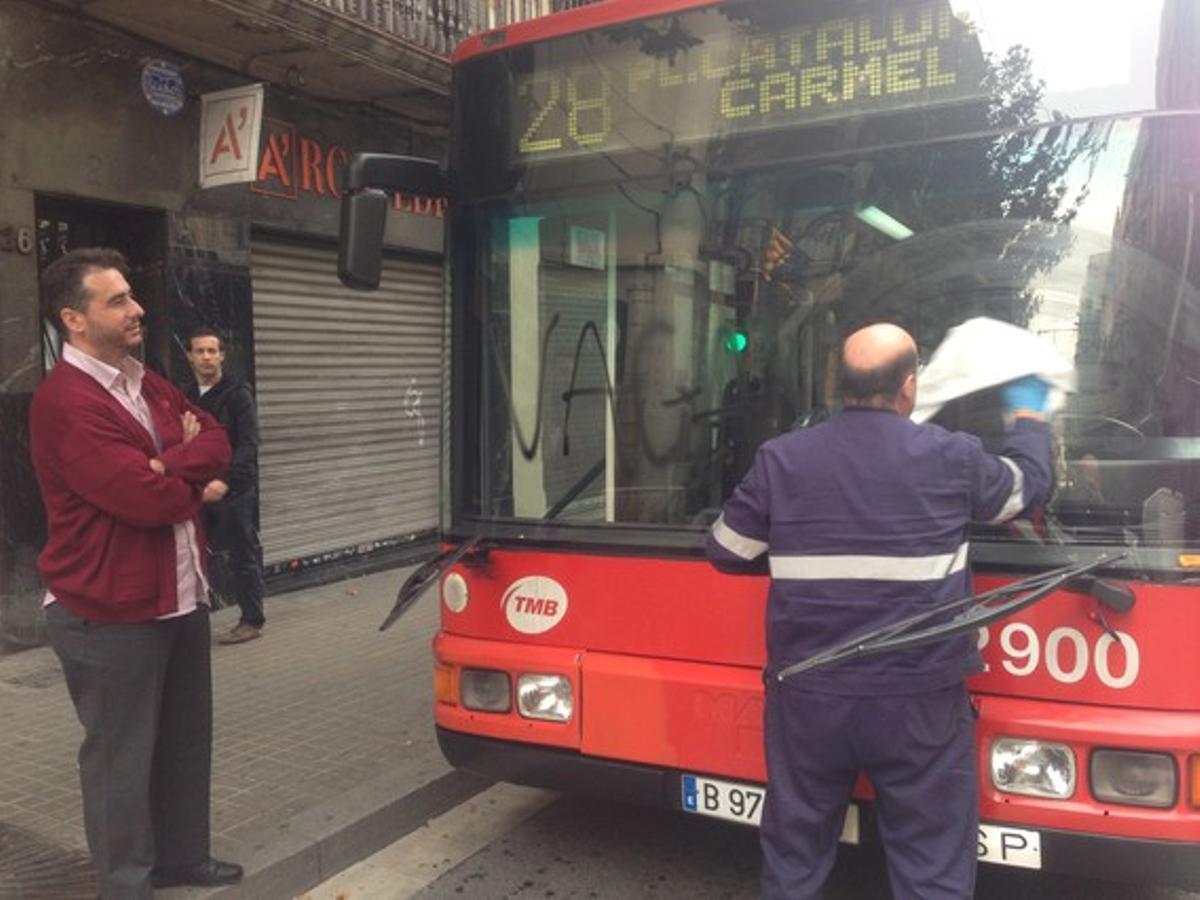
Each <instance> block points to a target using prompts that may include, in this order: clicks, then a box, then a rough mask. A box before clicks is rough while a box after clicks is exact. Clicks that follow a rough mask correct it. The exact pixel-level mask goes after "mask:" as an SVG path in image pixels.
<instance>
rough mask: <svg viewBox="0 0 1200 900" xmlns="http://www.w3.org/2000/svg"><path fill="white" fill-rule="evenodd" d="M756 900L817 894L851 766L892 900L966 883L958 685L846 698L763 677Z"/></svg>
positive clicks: (925, 898)
mask: <svg viewBox="0 0 1200 900" xmlns="http://www.w3.org/2000/svg"><path fill="white" fill-rule="evenodd" d="M765 738H766V757H767V779H768V782H767V799H766V805H765V806H764V808H763V820H762V850H763V880H762V896H763V898H765V900H783V898H787V900H806V898H818V897H820V896H821V888H822V886H823V885H824V883H825V880H826V879H827V877H828V876H829V871H830V869H831V868H832V867H833V863H834V858H835V856H836V854H837V846H838V839H839V837H840V835H841V831H842V822H843V820H844V817H845V812H846V806H847V804H848V802H849V801H850V794H851V791H852V790H853V788H854V785H855V782H856V781H857V778H858V774H859V772H860V771H862V772H865V773H866V775H867V777H868V778H869V779H870V781H871V784H872V785H873V787H874V788H875V794H876V801H875V804H876V806H875V808H876V812H877V817H878V824H879V832H880V838H881V839H882V841H883V846H884V852H885V855H886V857H887V868H888V877H889V880H890V881H891V886H892V893H893V896H894V897H895V900H963V898H967V897H970V896H972V894H973V893H974V890H975V865H976V850H977V845H976V838H977V834H978V825H979V787H978V780H977V777H976V770H975V715H974V712H973V710H972V708H971V704H970V698H969V696H968V694H967V691H966V688H965V686H963V685H955V686H953V687H949V688H945V689H942V690H937V691H930V692H926V693H919V694H900V695H890V696H880V697H847V696H840V695H836V694H828V693H815V692H809V691H805V690H802V689H799V688H797V687H795V686H793V685H791V684H788V683H786V682H785V683H783V684H779V683H778V682H776V681H774V679H771V680H769V682H768V685H767V702H766V712H765Z"/></svg>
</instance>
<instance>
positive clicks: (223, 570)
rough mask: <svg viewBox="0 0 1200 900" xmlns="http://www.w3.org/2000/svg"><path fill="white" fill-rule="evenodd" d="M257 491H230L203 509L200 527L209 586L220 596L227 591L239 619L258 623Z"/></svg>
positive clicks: (260, 587) (260, 566) (260, 570)
mask: <svg viewBox="0 0 1200 900" xmlns="http://www.w3.org/2000/svg"><path fill="white" fill-rule="evenodd" d="M257 511H258V492H257V491H255V490H253V489H251V490H248V491H243V492H242V493H240V494H230V495H228V496H226V497H225V499H224V500H220V501H218V502H216V503H212V504H209V505H208V506H206V507H205V509H204V526H205V529H206V530H207V531H208V547H209V553H210V554H211V555H210V558H209V561H210V563H212V565H210V567H209V569H210V572H209V575H210V579H211V581H212V585H213V589H214V590H215V591H216V592H217V593H218V594H221V595H223V596H228V595H229V594H230V593H232V594H233V596H234V597H235V598H236V599H237V604H238V606H239V607H241V610H242V617H241V620H242V621H243V622H245V623H247V624H249V625H254V626H261V625H262V624H263V622H265V621H266V616H265V615H264V613H263V561H262V559H263V556H262V544H261V543H259V540H258V528H257V527H255V518H256V513H257Z"/></svg>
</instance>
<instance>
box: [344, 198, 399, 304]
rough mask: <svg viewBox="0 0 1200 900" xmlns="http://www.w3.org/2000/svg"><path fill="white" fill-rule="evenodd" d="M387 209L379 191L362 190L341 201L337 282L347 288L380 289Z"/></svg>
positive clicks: (386, 199) (385, 200) (386, 203)
mask: <svg viewBox="0 0 1200 900" xmlns="http://www.w3.org/2000/svg"><path fill="white" fill-rule="evenodd" d="M388 206H389V201H388V195H387V194H386V193H385V192H384V191H381V190H379V189H378V188H365V189H363V190H360V191H355V192H353V193H349V194H346V195H345V196H344V197H342V218H341V225H340V226H339V239H338V278H340V279H341V280H342V284H344V285H346V286H347V287H352V288H359V289H360V290H365V291H373V290H375V288H377V287H379V275H380V272H381V271H382V270H383V229H384V226H385V225H386V224H387V214H388Z"/></svg>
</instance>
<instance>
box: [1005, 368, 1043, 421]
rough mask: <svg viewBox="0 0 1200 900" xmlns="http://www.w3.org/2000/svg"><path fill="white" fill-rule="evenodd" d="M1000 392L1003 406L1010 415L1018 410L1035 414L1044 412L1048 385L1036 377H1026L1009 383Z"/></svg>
mask: <svg viewBox="0 0 1200 900" xmlns="http://www.w3.org/2000/svg"><path fill="white" fill-rule="evenodd" d="M1000 390H1001V392H1002V394H1003V396H1004V406H1005V407H1006V408H1007V410H1008V411H1009V412H1010V413H1011V412H1016V411H1017V410H1019V409H1024V410H1029V411H1030V412H1036V413H1044V412H1045V411H1046V401H1047V400H1048V399H1049V397H1050V385H1048V384H1046V382H1044V381H1042V379H1040V378H1038V377H1037V376H1036V375H1026V376H1025V377H1024V378H1018V379H1017V380H1016V381H1010V382H1008V384H1006V385H1004V386H1003V387H1002V388H1001V389H1000Z"/></svg>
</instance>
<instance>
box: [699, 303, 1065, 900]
mask: <svg viewBox="0 0 1200 900" xmlns="http://www.w3.org/2000/svg"><path fill="white" fill-rule="evenodd" d="M916 369H917V352H916V346H915V344H914V343H913V340H912V338H911V337H910V336H909V335H908V334H907V333H906V332H904V331H903V330H902V329H900V328H898V327H896V326H895V325H888V324H879V325H872V326H869V327H867V328H864V329H862V330H860V331H857V332H855V333H854V334H852V335H851V336H850V337H849V338H847V339H846V342H845V344H844V346H843V348H842V364H841V385H840V387H841V391H842V397H843V405H844V409H843V411H842V412H841V413H840V414H839V415H837V416H835V417H833V418H832V419H830V420H828V421H826V422H824V423H822V424H820V425H817V426H815V427H813V428H809V429H805V430H799V431H793V432H790V433H788V434H785V435H782V436H780V437H777V438H774V439H772V440H769V441H767V442H766V443H764V444H763V445H762V446H761V447H760V448H759V450H758V453H757V455H756V457H755V459H754V463H753V465H752V466H751V468H750V472H749V473H748V474H747V475H746V477H745V479H744V480H743V481H742V483H741V484H740V485H739V486H738V487H737V489H736V490H735V491H734V493H733V496H732V497H731V498H730V499H729V501H728V502H727V503H726V504H725V508H724V510H723V511H722V514H721V517H720V518H719V519H718V520H717V522H716V523H715V524H714V525H713V528H712V531H711V532H710V534H709V538H708V556H709V559H710V560H711V562H712V563H713V565H715V566H716V567H717V568H718V569H720V570H721V571H724V572H729V573H732V574H752V573H763V572H766V571H769V572H770V575H771V585H770V594H769V599H768V603H767V623H766V636H767V670H766V673H765V681H766V707H765V712H764V740H765V751H766V760H767V800H766V804H765V806H764V810H763V820H762V847H763V890H762V894H763V896H764V897H766V898H785V897H786V898H789V900H801V898H809V897H816V896H819V894H820V890H821V887H822V884H823V883H824V881H825V879H826V877H827V876H828V874H829V870H830V868H831V866H832V865H833V860H834V854H835V852H836V849H837V843H838V837H839V835H840V833H841V831H842V822H843V818H844V816H845V814H846V806H847V803H848V802H849V800H850V794H851V791H852V790H853V789H854V785H855V782H856V780H857V778H858V775H859V772H860V771H861V772H865V773H866V775H867V777H868V778H869V779H870V781H871V784H872V786H873V787H874V789H875V796H876V811H877V813H878V821H879V831H880V836H881V837H882V839H883V844H884V849H885V852H886V854H887V863H888V873H889V877H890V879H891V883H892V893H893V894H894V896H895V897H897V898H898V900H899V898H905V900H907V898H919V900H952V898H953V900H961V898H964V897H970V896H972V895H973V892H974V883H975V854H976V844H975V835H976V831H977V825H978V817H979V800H978V779H977V776H976V771H975V744H974V719H973V715H972V710H971V707H970V703H969V698H968V695H967V691H966V686H965V679H966V678H967V676H968V675H971V674H972V673H974V672H978V671H980V670H981V668H982V660H981V658H980V655H979V651H978V649H977V647H976V642H975V634H974V633H973V632H972V633H970V634H962V635H959V636H957V637H952V638H949V639H947V640H945V641H941V642H938V643H933V644H929V645H927V646H924V647H919V648H914V649H910V650H905V651H896V652H892V653H885V654H880V655H878V656H870V657H862V658H859V659H853V660H846V661H843V662H840V663H838V664H836V665H832V666H829V667H828V668H825V669H819V670H813V671H811V672H803V673H801V674H798V675H796V676H794V677H791V678H788V679H787V680H786V681H783V682H780V681H779V679H778V678H777V677H776V675H777V674H778V673H779V671H780V670H781V669H783V668H785V667H787V666H788V665H789V664H791V663H795V662H799V661H800V660H803V659H807V658H808V657H811V656H813V655H814V654H815V653H817V652H819V651H821V650H825V649H827V648H829V647H830V646H833V645H836V644H838V643H841V642H842V641H844V640H848V639H852V638H853V637H854V636H855V635H859V634H862V633H865V632H867V631H869V630H871V629H873V628H877V627H881V626H885V625H888V624H890V623H893V622H896V621H898V620H900V619H903V618H906V617H908V616H910V615H913V614H914V613H918V612H921V611H923V610H926V609H930V608H933V607H936V606H939V605H940V604H943V603H945V602H947V601H950V600H955V599H959V598H962V597H965V596H967V595H968V594H969V593H970V572H969V569H968V567H967V551H968V546H969V545H968V527H969V525H970V523H971V522H972V521H983V522H1002V521H1005V520H1006V519H1010V518H1013V517H1014V516H1018V515H1021V514H1022V513H1023V512H1025V511H1026V510H1028V509H1029V508H1030V507H1032V506H1035V505H1037V504H1040V503H1043V502H1044V501H1045V500H1046V499H1047V497H1048V496H1049V493H1050V490H1051V486H1052V468H1051V451H1050V433H1049V428H1048V426H1047V425H1046V424H1045V422H1043V421H1042V410H1043V408H1044V405H1045V400H1046V385H1045V384H1044V383H1043V382H1041V381H1039V380H1037V379H1025V380H1024V381H1023V382H1015V383H1013V384H1010V385H1007V386H1006V388H1005V398H1006V402H1007V403H1008V405H1009V409H1010V415H1011V418H1012V422H1013V424H1012V427H1011V429H1010V431H1009V434H1008V439H1007V442H1006V445H1005V447H1004V450H1003V455H1001V456H993V455H991V454H989V453H986V452H985V451H984V450H983V447H982V446H981V445H980V442H979V441H978V439H976V438H975V437H973V436H971V435H967V434H961V433H959V434H952V433H950V432H947V431H945V430H944V429H942V428H939V427H937V426H935V425H917V424H915V423H914V422H912V421H911V420H910V419H909V415H910V413H911V412H912V410H913V405H914V402H915V400H916V390H917V383H916Z"/></svg>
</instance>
